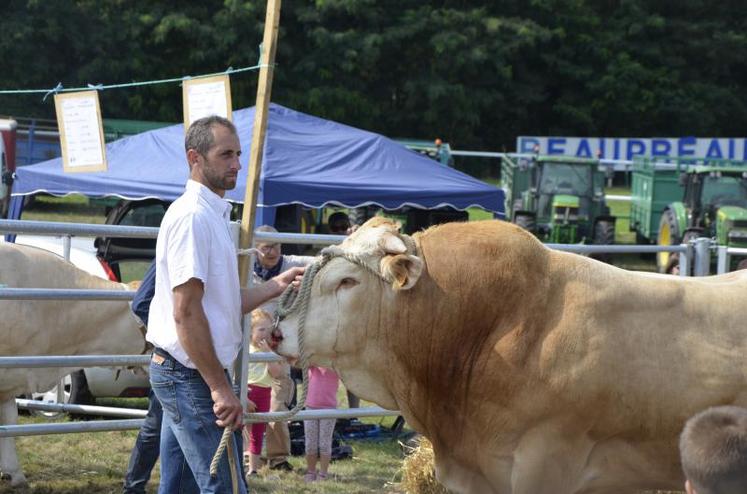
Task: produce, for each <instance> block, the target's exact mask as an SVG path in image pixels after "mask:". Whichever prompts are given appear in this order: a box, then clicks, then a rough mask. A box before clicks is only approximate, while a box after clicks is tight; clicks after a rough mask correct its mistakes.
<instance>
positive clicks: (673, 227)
mask: <svg viewBox="0 0 747 494" xmlns="http://www.w3.org/2000/svg"><path fill="white" fill-rule="evenodd" d="M656 239H657V240H656V242H657V244H658V245H661V246H664V245H679V244H681V243H682V232H680V228H679V225H678V224H677V217H676V216H675V214H674V211H672V210H671V209H669V208H667V209H665V210H664V212H663V213H662V215H661V220H660V221H659V230H658V233H657V235H656ZM670 256H671V252H657V253H656V267H657V269H658V270H659V272H660V273H665V272H666V270H667V267H668V266H669V264H670V263H669V257H670Z"/></svg>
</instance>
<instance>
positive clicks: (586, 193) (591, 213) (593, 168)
mask: <svg viewBox="0 0 747 494" xmlns="http://www.w3.org/2000/svg"><path fill="white" fill-rule="evenodd" d="M605 180H606V172H605V170H604V169H601V168H600V166H599V160H595V159H585V158H575V157H570V156H543V155H505V156H503V158H502V160H501V185H502V187H503V189H504V191H505V193H506V216H507V218H508V219H509V220H510V221H512V222H514V223H516V224H517V225H519V226H521V227H523V228H525V229H527V230H529V231H530V232H532V233H534V234H535V235H537V237H538V238H540V239H541V240H544V241H547V242H552V243H578V242H586V243H594V244H612V243H614V242H615V218H614V217H613V216H611V215H610V213H609V208H608V207H607V205H606V204H605V200H604V183H605Z"/></svg>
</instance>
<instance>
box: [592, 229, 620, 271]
mask: <svg viewBox="0 0 747 494" xmlns="http://www.w3.org/2000/svg"><path fill="white" fill-rule="evenodd" d="M592 242H593V244H594V245H613V244H614V243H615V222H614V221H609V220H599V221H597V222H596V223H594V232H593V236H592ZM590 257H591V258H592V259H596V260H597V261H602V262H606V263H607V264H610V263H611V262H612V254H611V253H609V252H596V253H594V254H592V255H591V256H590Z"/></svg>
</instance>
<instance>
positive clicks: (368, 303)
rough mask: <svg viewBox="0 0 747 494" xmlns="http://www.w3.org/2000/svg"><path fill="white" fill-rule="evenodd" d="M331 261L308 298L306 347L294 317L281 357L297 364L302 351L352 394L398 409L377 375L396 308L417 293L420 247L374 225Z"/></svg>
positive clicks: (394, 226) (286, 324)
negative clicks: (401, 298) (407, 294)
mask: <svg viewBox="0 0 747 494" xmlns="http://www.w3.org/2000/svg"><path fill="white" fill-rule="evenodd" d="M325 255H329V256H330V257H331V259H330V260H329V261H328V262H327V263H326V264H325V265H324V266H323V267H322V268H321V269H320V270H319V272H318V273H317V274H316V276H315V277H314V280H313V284H312V286H311V290H310V292H309V303H308V313H307V314H306V317H305V327H304V329H303V331H304V348H303V349H301V348H299V339H298V330H299V328H298V324H299V316H300V314H299V313H298V312H295V313H293V314H290V315H289V316H287V318H286V319H284V320H283V321H281V323H280V326H279V331H280V333H281V334H280V335H279V336H282V342H281V343H280V345H279V346H278V353H280V354H281V355H284V356H286V357H289V358H292V359H293V358H298V357H299V354H300V352H301V351H303V352H304V354H305V355H306V356H307V357H308V359H309V364H310V365H319V366H323V367H333V368H335V369H336V370H337V371H338V372H339V373H340V374H341V376H342V378H343V380H344V381H345V384H346V386H347V387H348V388H350V389H351V390H352V391H353V392H355V393H356V394H359V395H360V396H362V397H363V398H367V399H370V400H372V401H376V402H377V403H379V404H381V405H382V406H391V407H392V408H393V407H395V406H396V405H395V404H394V403H393V400H392V398H391V395H390V394H389V393H388V392H386V390H385V388H386V387H385V386H383V384H382V382H381V381H380V376H375V375H374V374H378V373H379V372H378V371H376V372H373V370H374V369H377V368H378V367H379V364H384V363H385V361H386V359H385V356H384V355H382V354H383V353H386V348H385V346H384V344H383V343H385V342H382V341H380V340H381V339H383V338H384V337H385V334H386V331H385V330H386V325H387V321H390V319H391V318H390V314H389V313H388V311H389V312H391V307H392V305H391V304H390V303H389V302H390V301H392V300H393V299H394V298H396V297H397V296H398V294H399V293H400V292H401V291H402V290H409V289H411V288H412V287H413V286H415V284H416V283H417V281H418V278H419V277H420V275H421V273H422V271H423V261H422V260H421V259H420V257H418V255H417V248H416V246H415V242H414V241H413V240H412V239H411V238H410V237H407V236H405V235H401V234H400V233H399V224H398V223H395V222H393V221H391V220H388V219H385V218H373V219H371V220H369V221H368V222H366V223H365V224H364V225H363V226H361V228H359V229H358V230H357V231H356V232H354V233H353V234H351V235H350V236H349V237H348V238H347V239H345V241H344V242H343V243H342V244H340V245H339V246H333V247H329V248H328V249H326V251H325ZM369 364H370V365H369Z"/></svg>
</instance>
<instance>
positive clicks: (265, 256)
mask: <svg viewBox="0 0 747 494" xmlns="http://www.w3.org/2000/svg"><path fill="white" fill-rule="evenodd" d="M257 250H258V251H259V254H260V255H259V256H257V257H258V258H259V263H260V264H261V265H262V267H263V268H265V269H272V268H274V267H275V266H276V265H277V263H278V262H280V256H281V255H282V251H281V249H280V244H278V243H273V244H267V243H258V244H257Z"/></svg>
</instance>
